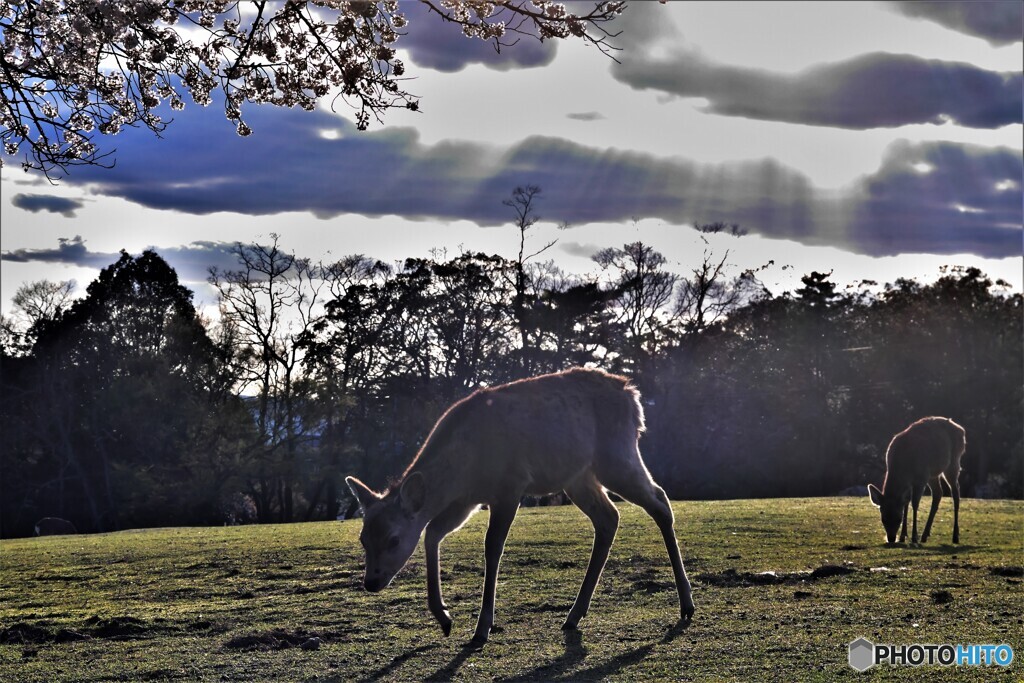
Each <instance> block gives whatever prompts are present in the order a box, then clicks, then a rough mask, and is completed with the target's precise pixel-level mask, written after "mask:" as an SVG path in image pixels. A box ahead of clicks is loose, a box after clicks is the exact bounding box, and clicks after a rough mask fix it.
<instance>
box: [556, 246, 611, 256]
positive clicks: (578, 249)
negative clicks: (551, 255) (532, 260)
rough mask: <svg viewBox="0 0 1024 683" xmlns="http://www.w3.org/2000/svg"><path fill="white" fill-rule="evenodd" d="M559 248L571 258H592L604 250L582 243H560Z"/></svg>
mask: <svg viewBox="0 0 1024 683" xmlns="http://www.w3.org/2000/svg"><path fill="white" fill-rule="evenodd" d="M558 248H559V249H561V250H562V251H564V252H565V253H566V254H569V255H570V256H580V257H583V258H591V257H593V256H594V254H596V253H597V252H599V251H601V249H603V247H600V246H598V245H596V244H581V243H580V242H559V243H558Z"/></svg>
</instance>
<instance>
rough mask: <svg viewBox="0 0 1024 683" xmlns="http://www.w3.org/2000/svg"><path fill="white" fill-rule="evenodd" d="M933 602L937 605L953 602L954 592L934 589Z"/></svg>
mask: <svg viewBox="0 0 1024 683" xmlns="http://www.w3.org/2000/svg"><path fill="white" fill-rule="evenodd" d="M932 602H934V603H935V604H936V605H946V604H949V603H951V602H953V594H952V593H950V592H949V591H947V590H937V591H932Z"/></svg>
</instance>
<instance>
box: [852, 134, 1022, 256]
mask: <svg viewBox="0 0 1024 683" xmlns="http://www.w3.org/2000/svg"><path fill="white" fill-rule="evenodd" d="M1022 181H1024V160H1022V159H1021V155H1020V152H1019V151H1016V150H1009V149H1005V148H1004V149H988V148H984V147H974V146H970V145H959V144H954V143H949V142H929V143H920V144H911V143H908V142H906V141H900V142H897V143H896V144H894V145H892V146H891V147H889V149H888V150H887V152H886V155H885V158H884V159H883V161H882V164H881V167H880V168H879V169H878V171H876V172H875V173H873V174H871V175H870V176H867V177H865V178H863V179H862V180H861V181H860V182H859V183H857V185H856V187H855V188H854V190H853V192H851V193H850V197H849V200H848V201H849V202H850V203H851V205H852V207H853V217H852V220H851V221H850V223H849V225H848V227H847V231H848V234H847V239H848V240H849V242H850V243H851V244H854V245H856V246H857V247H858V250H859V251H862V252H864V253H868V254H871V255H888V254H900V253H908V252H920V251H926V247H927V246H928V245H934V246H933V247H932V248H931V251H932V252H934V253H974V254H979V255H981V256H988V257H1006V256H1017V257H1019V256H1020V254H1021V244H1022V238H1024V208H1022V205H1021V185H1022ZM936 247H939V248H936Z"/></svg>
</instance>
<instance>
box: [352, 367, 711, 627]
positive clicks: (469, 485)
mask: <svg viewBox="0 0 1024 683" xmlns="http://www.w3.org/2000/svg"><path fill="white" fill-rule="evenodd" d="M643 429H644V417H643V409H642V408H641V406H640V394H639V392H638V391H637V390H636V389H635V388H634V387H632V386H630V384H629V381H628V380H627V379H626V378H625V377H619V376H616V375H610V374H608V373H605V372H602V371H600V370H586V369H581V368H577V369H573V370H568V371H566V372H560V373H555V374H551V375H541V376H539V377H534V378H532V379H525V380H520V381H518V382H512V383H511V384H505V385H501V386H497V387H493V388H488V389H481V390H479V391H477V392H475V393H473V394H472V395H470V396H469V397H468V398H465V399H463V400H461V401H459V402H457V403H455V404H454V405H453V406H452V407H451V408H449V409H448V411H447V412H446V413H445V414H444V415H443V416H442V417H441V419H439V420H438V421H437V424H435V425H434V429H433V431H431V433H430V436H428V437H427V440H426V442H425V443H424V444H423V447H422V448H421V449H420V451H419V453H418V454H417V456H416V457H415V458H414V459H413V462H412V464H410V465H409V467H408V469H406V471H405V474H403V475H402V478H401V480H400V481H398V482H397V483H396V484H394V485H393V486H391V487H390V488H389V489H388V490H387V491H386V492H384V493H377V492H375V491H372V490H371V489H370V488H368V487H367V486H366V485H365V484H363V483H362V482H360V481H359V480H358V479H355V478H354V477H348V478H347V479H346V481H347V483H348V485H349V487H350V488H351V489H352V492H353V493H354V494H355V495H356V497H357V498H358V499H359V504H360V505H361V506H362V508H363V511H364V521H363V529H362V533H361V534H360V536H359V540H360V542H361V543H362V544H363V547H364V548H365V550H366V574H365V577H364V586H365V588H366V590H368V591H371V592H377V591H379V590H382V589H383V588H384V587H385V586H387V585H388V584H389V583H390V582H391V580H392V579H393V578H394V576H395V574H397V573H398V571H399V570H400V569H401V568H402V567H403V566H405V563H406V562H407V561H408V559H409V557H410V556H411V555H412V553H413V550H414V549H415V548H416V544H417V542H418V541H419V538H420V535H421V533H422V532H423V530H424V529H426V536H425V539H424V549H425V551H426V563H427V605H428V607H429V608H430V611H431V613H432V614H433V615H434V617H435V618H436V619H437V621H438V623H439V624H440V625H441V629H442V630H443V631H444V634H445V635H446V636H447V635H448V634H449V633H450V632H451V627H452V619H451V615H450V614H449V613H448V610H447V607H446V605H445V603H444V600H443V599H442V596H441V582H440V564H439V546H440V544H441V541H442V540H443V539H444V537H445V536H447V535H448V534H449V533H451V532H452V531H454V530H455V529H457V528H459V527H460V526H461V525H462V524H463V523H464V522H465V521H466V519H468V518H469V516H470V515H471V514H472V513H473V512H475V511H476V510H477V509H479V507H480V505H481V504H486V505H487V506H488V508H489V511H490V520H489V523H488V527H487V536H486V540H485V559H486V561H485V574H484V576H485V579H484V590H483V605H482V607H481V609H480V616H479V619H478V621H477V626H476V632H475V634H474V636H473V643H474V644H477V645H481V644H483V643H484V642H486V641H487V637H488V635H489V634H490V631H491V627H492V626H493V624H494V591H495V585H496V582H497V577H498V564H499V562H500V561H501V555H502V552H503V550H504V546H505V539H506V537H507V536H508V531H509V527H511V525H512V521H513V519H514V518H515V516H516V511H517V510H518V508H519V500H520V498H521V497H522V496H523V495H524V494H529V495H542V494H548V493H553V492H557V491H562V490H564V491H565V493H566V494H567V495H568V496H569V498H570V499H572V501H573V502H574V503H575V504H576V505H577V506H578V507H579V508H580V509H581V510H582V511H583V512H584V514H586V515H587V516H588V517H589V518H590V520H591V522H592V523H593V525H594V547H593V551H592V553H591V556H590V564H589V565H588V566H587V572H586V575H585V576H584V579H583V585H582V586H581V587H580V591H579V595H578V596H577V598H576V602H575V603H574V604H573V606H572V609H571V610H569V615H568V617H567V618H566V621H565V624H564V625H563V628H565V629H574V628H576V627H577V625H578V624H579V621H580V619H582V618H583V617H584V616H585V615H586V614H587V610H588V609H589V607H590V600H591V597H592V596H593V593H594V589H595V588H596V586H597V582H598V580H599V579H600V577H601V572H602V570H603V569H604V565H605V561H606V560H607V559H608V551H609V550H610V548H611V545H612V541H613V539H614V538H615V532H616V530H617V529H618V522H619V513H618V510H617V509H616V508H615V506H614V505H613V504H612V502H611V501H610V500H609V499H608V496H607V494H606V493H605V489H610V490H612V491H614V492H615V493H617V494H619V495H620V496H621V497H622V498H624V499H626V500H628V501H630V502H633V503H636V504H637V505H639V506H640V507H642V508H643V509H644V510H646V511H647V513H648V514H649V515H651V517H653V518H654V521H655V522H657V524H658V528H659V529H660V530H661V533H662V536H663V537H664V540H665V547H666V548H667V549H668V555H669V559H670V560H671V562H672V570H673V573H674V575H675V582H676V589H677V591H678V593H679V606H680V613H681V618H682V619H683V620H689V619H690V618H692V616H693V611H694V607H693V600H692V598H691V595H690V582H689V581H688V580H687V578H686V571H685V569H684V568H683V560H682V558H681V556H680V554H679V546H678V544H677V543H676V536H675V529H674V526H673V515H672V508H671V506H670V505H669V502H668V497H667V496H666V495H665V492H664V491H663V490H662V489H661V487H659V486H658V485H657V484H655V483H654V481H653V480H652V479H651V475H650V473H649V472H648V471H647V468H646V467H645V466H644V463H643V460H642V459H641V457H640V451H639V449H638V447H637V440H638V439H639V435H640V432H642V431H643Z"/></svg>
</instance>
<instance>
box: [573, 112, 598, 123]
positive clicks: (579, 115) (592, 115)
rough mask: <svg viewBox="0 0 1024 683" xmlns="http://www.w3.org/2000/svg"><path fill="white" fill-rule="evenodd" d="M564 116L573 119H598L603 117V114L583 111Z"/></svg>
mask: <svg viewBox="0 0 1024 683" xmlns="http://www.w3.org/2000/svg"><path fill="white" fill-rule="evenodd" d="M565 116H566V118H570V119H572V120H574V121H600V120H601V119H603V118H604V114H602V113H600V112H596V111H584V112H579V113H572V114H566V115H565Z"/></svg>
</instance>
